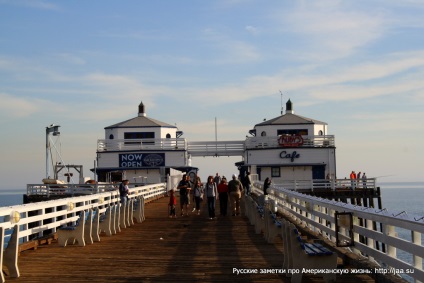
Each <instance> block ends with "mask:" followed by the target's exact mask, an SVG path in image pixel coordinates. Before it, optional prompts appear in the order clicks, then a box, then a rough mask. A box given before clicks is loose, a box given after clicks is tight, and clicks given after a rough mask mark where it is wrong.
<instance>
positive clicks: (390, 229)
mask: <svg viewBox="0 0 424 283" xmlns="http://www.w3.org/2000/svg"><path fill="white" fill-rule="evenodd" d="M383 233H384V234H385V235H386V236H389V237H395V236H396V231H395V227H394V226H392V225H387V224H386V225H384V226H383ZM386 247H387V252H386V253H387V255H389V256H390V257H393V258H396V247H393V246H389V245H387V243H386Z"/></svg>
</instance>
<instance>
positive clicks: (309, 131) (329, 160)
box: [239, 100, 336, 183]
mask: <svg viewBox="0 0 424 283" xmlns="http://www.w3.org/2000/svg"><path fill="white" fill-rule="evenodd" d="M249 133H250V134H251V136H252V137H248V138H247V139H246V141H245V152H244V160H243V162H241V163H240V164H239V165H241V167H242V168H244V170H245V171H249V172H251V173H252V174H258V177H259V179H260V180H264V179H265V178H267V177H269V178H272V179H273V180H274V182H276V183H278V182H280V181H287V180H312V179H325V178H335V177H336V157H335V150H336V147H335V143H334V136H332V135H328V129H327V123H325V122H321V121H318V120H315V119H311V118H307V117H304V116H300V115H297V114H295V112H294V108H293V103H292V102H291V101H290V100H288V101H287V103H286V113H285V114H283V115H281V116H279V117H276V118H273V119H270V120H267V121H263V122H261V123H258V124H256V125H255V126H254V128H253V129H252V130H250V131H249Z"/></svg>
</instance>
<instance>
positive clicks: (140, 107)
mask: <svg viewBox="0 0 424 283" xmlns="http://www.w3.org/2000/svg"><path fill="white" fill-rule="evenodd" d="M138 116H146V111H145V109H144V104H143V102H140V104H139V105H138Z"/></svg>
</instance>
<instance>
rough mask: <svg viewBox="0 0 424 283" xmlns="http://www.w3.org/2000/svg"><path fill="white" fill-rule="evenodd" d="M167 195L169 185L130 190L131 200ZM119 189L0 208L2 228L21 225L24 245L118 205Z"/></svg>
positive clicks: (163, 184) (20, 235) (161, 184)
mask: <svg viewBox="0 0 424 283" xmlns="http://www.w3.org/2000/svg"><path fill="white" fill-rule="evenodd" d="M164 194H166V183H158V184H152V185H146V186H141V187H133V188H130V189H129V195H128V197H129V198H130V199H132V198H137V197H139V196H143V197H144V199H145V200H149V199H153V198H156V197H158V196H161V195H164ZM119 201H120V198H119V192H118V190H113V191H108V192H100V193H95V194H90V195H84V196H78V197H68V198H61V199H57V200H50V201H43V202H36V203H28V204H22V205H14V206H8V207H0V227H4V228H6V229H9V228H11V227H12V226H13V225H16V224H18V225H19V229H20V232H19V238H20V241H21V242H26V241H29V240H31V239H33V238H36V237H42V236H44V235H43V234H44V233H54V232H56V230H57V229H58V228H59V227H60V226H62V225H64V224H66V223H69V222H72V221H76V219H77V218H78V214H79V212H81V211H83V210H87V209H93V208H99V211H100V213H103V212H105V211H106V209H107V207H108V206H109V205H113V204H116V203H119Z"/></svg>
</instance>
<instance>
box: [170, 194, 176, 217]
mask: <svg viewBox="0 0 424 283" xmlns="http://www.w3.org/2000/svg"><path fill="white" fill-rule="evenodd" d="M168 206H169V218H172V217H174V218H177V214H176V213H175V207H176V206H177V199H176V198H175V196H174V190H171V195H170V197H169V203H168Z"/></svg>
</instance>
